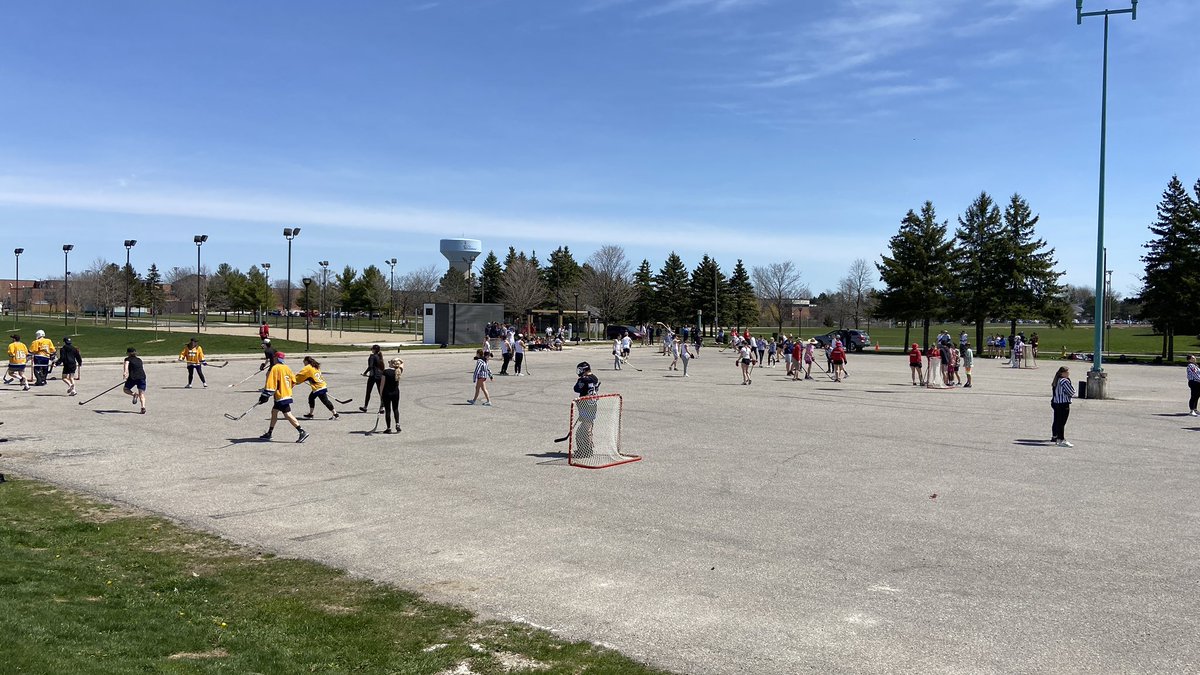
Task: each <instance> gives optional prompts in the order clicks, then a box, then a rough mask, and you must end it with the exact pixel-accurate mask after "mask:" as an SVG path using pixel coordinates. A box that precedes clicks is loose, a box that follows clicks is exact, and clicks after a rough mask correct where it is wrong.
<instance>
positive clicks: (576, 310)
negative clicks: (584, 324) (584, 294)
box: [572, 291, 579, 344]
mask: <svg viewBox="0 0 1200 675" xmlns="http://www.w3.org/2000/svg"><path fill="white" fill-rule="evenodd" d="M572 325H573V326H574V328H573V329H572V330H573V332H574V333H575V344H579V291H575V321H574V322H573V323H572Z"/></svg>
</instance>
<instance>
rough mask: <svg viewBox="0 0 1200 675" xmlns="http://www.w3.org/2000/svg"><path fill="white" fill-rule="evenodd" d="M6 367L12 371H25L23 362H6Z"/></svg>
mask: <svg viewBox="0 0 1200 675" xmlns="http://www.w3.org/2000/svg"><path fill="white" fill-rule="evenodd" d="M8 369H9V370H11V371H13V372H14V373H22V372H25V364H24V363H22V364H19V365H18V364H12V363H10V364H8Z"/></svg>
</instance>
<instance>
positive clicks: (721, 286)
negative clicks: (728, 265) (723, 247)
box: [689, 253, 729, 335]
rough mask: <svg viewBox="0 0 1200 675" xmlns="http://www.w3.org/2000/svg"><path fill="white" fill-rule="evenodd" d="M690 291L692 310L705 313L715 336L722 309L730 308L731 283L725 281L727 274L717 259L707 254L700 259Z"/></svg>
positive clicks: (693, 275) (693, 273) (693, 274)
mask: <svg viewBox="0 0 1200 675" xmlns="http://www.w3.org/2000/svg"><path fill="white" fill-rule="evenodd" d="M689 290H690V292H691V301H692V310H693V311H696V310H699V311H700V312H702V313H703V315H704V318H705V319H707V320H708V322H709V325H711V326H712V327H713V329H712V333H713V335H716V332H717V326H716V321H717V320H718V319H719V316H720V309H721V308H722V307H728V306H729V305H728V297H729V282H728V281H727V280H726V279H725V274H724V273H723V272H721V266H720V265H718V264H717V261H716V259H714V258H710V257H708V254H707V253H706V254H704V257H703V258H701V259H700V264H698V265H696V269H694V270H692V281H691V284H690V285H689ZM714 303H715V304H714ZM699 328H700V329H701V330H703V329H704V327H703V326H699Z"/></svg>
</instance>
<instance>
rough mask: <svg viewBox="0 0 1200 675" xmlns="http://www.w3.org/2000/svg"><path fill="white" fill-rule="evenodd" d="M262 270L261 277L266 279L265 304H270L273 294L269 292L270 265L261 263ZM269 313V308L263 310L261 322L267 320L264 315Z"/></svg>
mask: <svg viewBox="0 0 1200 675" xmlns="http://www.w3.org/2000/svg"><path fill="white" fill-rule="evenodd" d="M262 268H263V275H264V276H265V277H266V278H267V302H270V301H271V296H272V295H274V293H272V291H271V263H263V264H262ZM270 311H271V308H270V307H264V308H263V317H262V320H263V321H266V320H267V317H266V313H268V312H270Z"/></svg>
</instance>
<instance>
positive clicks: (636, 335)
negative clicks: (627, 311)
mask: <svg viewBox="0 0 1200 675" xmlns="http://www.w3.org/2000/svg"><path fill="white" fill-rule="evenodd" d="M622 333H629V337H630V339H632V340H641V339H642V338H643V337H645V333H643V332H642V331H640V330H638V327H637V326H621V325H612V326H609V327H608V329H607V330H606V331H605V332H604V334H605V335H606V336H607V337H608V339H609V340H615V339H617V338H619V337H621V334H622Z"/></svg>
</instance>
